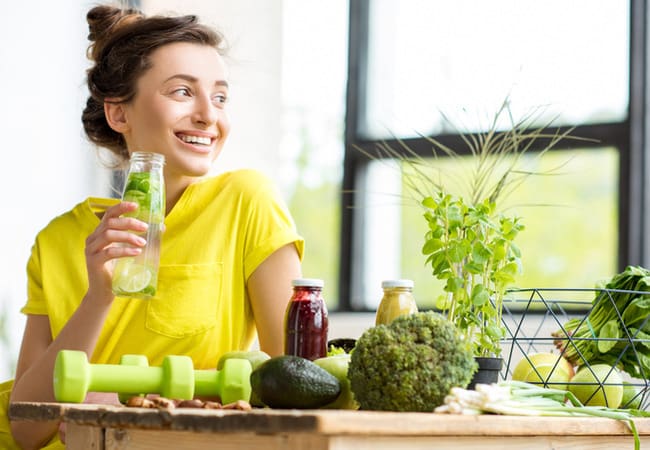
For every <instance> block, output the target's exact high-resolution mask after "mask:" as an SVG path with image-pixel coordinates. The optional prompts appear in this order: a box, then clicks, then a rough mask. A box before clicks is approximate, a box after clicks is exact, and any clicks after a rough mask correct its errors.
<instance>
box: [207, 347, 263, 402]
mask: <svg viewBox="0 0 650 450" xmlns="http://www.w3.org/2000/svg"><path fill="white" fill-rule="evenodd" d="M252 371H253V366H252V365H251V363H250V361H248V360H247V359H237V358H232V359H227V360H226V361H224V363H223V367H222V368H221V370H195V371H194V380H195V383H196V384H195V386H194V394H195V395H197V396H209V397H213V396H219V398H221V403H223V404H227V403H233V402H236V401H237V400H246V401H250V398H251V382H250V378H251V372H252Z"/></svg>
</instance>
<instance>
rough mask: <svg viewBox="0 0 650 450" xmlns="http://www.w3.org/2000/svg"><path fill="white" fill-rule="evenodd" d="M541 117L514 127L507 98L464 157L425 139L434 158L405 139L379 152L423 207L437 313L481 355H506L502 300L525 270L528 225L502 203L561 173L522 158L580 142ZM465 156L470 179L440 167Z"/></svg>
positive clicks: (539, 113)
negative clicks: (438, 283) (538, 178)
mask: <svg viewBox="0 0 650 450" xmlns="http://www.w3.org/2000/svg"><path fill="white" fill-rule="evenodd" d="M543 114H544V110H543V109H536V110H533V111H531V112H530V113H528V114H526V115H524V117H523V118H522V119H520V120H515V119H514V118H513V116H512V114H511V110H510V102H509V99H508V98H506V100H505V101H504V102H503V103H502V105H501V106H500V108H499V109H498V110H497V112H496V113H495V114H494V116H493V118H492V120H491V122H490V124H489V126H488V127H487V131H485V132H480V133H474V134H471V133H464V134H461V136H462V140H463V142H464V144H465V145H466V147H467V149H466V151H465V152H458V151H455V150H454V149H452V148H450V147H448V146H446V145H444V144H442V143H441V142H440V141H438V140H436V139H434V138H431V137H426V136H422V138H424V139H426V141H428V142H429V143H430V144H431V147H432V154H431V158H423V157H422V156H420V155H419V154H417V153H416V152H415V151H413V150H412V149H411V148H409V146H408V145H407V144H406V143H405V142H404V141H401V140H397V143H398V144H399V148H394V147H392V146H390V145H389V144H387V143H383V144H381V145H380V146H379V151H380V152H381V153H383V157H388V158H391V159H397V160H398V161H400V162H401V163H402V164H401V170H402V173H403V179H404V184H405V187H406V188H407V190H408V191H409V194H408V195H410V196H411V197H412V198H413V199H415V200H416V201H417V202H418V203H419V204H420V205H421V206H422V207H423V208H424V218H425V220H426V224H427V230H426V232H425V235H424V245H423V247H422V253H423V254H424V256H426V264H427V265H428V266H430V267H431V269H432V274H433V276H435V277H436V278H438V279H439V280H442V281H443V282H444V293H443V294H442V295H441V296H440V297H439V298H438V299H437V301H436V307H437V308H438V309H440V310H441V311H442V312H443V313H446V315H447V317H448V319H449V320H451V321H452V322H453V323H454V324H455V325H456V326H457V327H458V328H459V329H460V331H461V333H462V334H463V335H464V337H465V339H467V340H468V342H470V343H471V346H472V350H473V354H474V355H475V356H499V355H500V353H501V348H500V341H501V339H502V338H503V337H504V336H505V330H504V328H503V324H502V321H501V317H502V309H503V299H504V295H505V293H506V290H507V289H508V287H510V286H512V285H513V284H514V283H515V277H516V275H517V274H518V273H519V272H520V270H521V262H520V258H521V252H520V250H519V248H518V247H517V246H516V245H515V242H514V240H515V238H516V237H517V235H518V234H519V232H521V231H522V230H523V229H524V225H523V223H522V220H521V219H520V218H519V217H517V216H515V215H507V214H506V212H505V208H503V200H504V199H505V198H506V197H507V196H508V195H509V194H510V193H512V192H513V191H514V190H515V189H516V188H517V187H518V186H520V185H521V183H523V182H524V181H525V180H526V179H527V178H528V177H530V176H532V175H551V174H556V173H557V172H558V170H559V169H560V167H556V168H553V169H551V170H550V171H546V172H538V171H534V170H526V169H525V164H524V162H525V160H524V159H523V156H524V154H526V152H528V151H529V150H531V149H533V148H534V149H535V150H536V153H535V157H537V158H539V157H541V156H542V155H544V154H545V153H546V152H547V151H549V150H550V149H552V148H553V147H555V146H556V145H557V144H558V143H559V142H560V141H562V140H563V139H565V138H572V139H580V138H577V137H574V136H572V135H571V132H572V130H573V129H572V128H570V129H567V130H565V131H557V132H553V133H548V132H546V131H545V130H546V129H548V128H549V127H550V126H551V125H552V123H553V122H554V120H555V118H553V119H551V120H548V121H543V120H542V117H543ZM443 117H444V118H445V119H446V120H447V121H448V122H451V121H450V120H449V119H448V117H447V116H445V115H443ZM504 123H505V124H506V126H505V127H504ZM539 123H542V126H541V127H540V126H536V124H539ZM463 154H464V155H467V156H466V157H468V158H470V161H469V162H470V165H471V169H470V170H469V171H468V172H460V173H457V174H449V173H445V172H443V170H442V169H440V168H439V167H438V166H437V164H436V163H437V161H438V158H439V157H441V156H444V157H448V158H451V159H452V160H453V159H455V160H460V159H461V158H463V156H462V155H463ZM461 166H463V167H466V166H464V165H462V164H459V165H458V167H461Z"/></svg>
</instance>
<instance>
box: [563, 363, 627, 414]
mask: <svg viewBox="0 0 650 450" xmlns="http://www.w3.org/2000/svg"><path fill="white" fill-rule="evenodd" d="M569 391H571V392H573V394H574V395H575V396H576V398H577V399H578V400H580V402H581V403H582V404H583V405H588V406H607V407H608V408H618V407H619V406H620V405H621V401H622V400H623V379H622V378H621V375H620V374H619V373H618V371H617V370H616V369H614V368H612V367H611V366H609V365H607V364H594V365H592V366H589V367H587V366H585V367H582V368H581V369H580V370H578V373H576V374H575V376H574V377H573V378H572V379H571V383H569Z"/></svg>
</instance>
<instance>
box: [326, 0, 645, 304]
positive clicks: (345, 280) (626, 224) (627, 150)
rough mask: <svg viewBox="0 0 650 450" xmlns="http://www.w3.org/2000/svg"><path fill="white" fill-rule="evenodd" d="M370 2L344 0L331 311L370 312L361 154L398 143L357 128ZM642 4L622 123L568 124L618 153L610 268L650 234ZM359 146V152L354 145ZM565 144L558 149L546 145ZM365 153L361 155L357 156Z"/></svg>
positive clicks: (449, 138)
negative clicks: (358, 282)
mask: <svg viewBox="0 0 650 450" xmlns="http://www.w3.org/2000/svg"><path fill="white" fill-rule="evenodd" d="M371 1H372V0H351V1H350V12H349V34H348V39H349V45H348V49H349V51H348V84H347V93H346V116H345V133H344V139H345V155H344V160H343V181H342V195H341V239H340V245H341V247H340V255H341V262H340V268H339V270H340V272H339V307H338V310H339V311H370V309H369V308H368V307H367V306H365V305H366V302H365V301H364V299H359V298H358V292H355V291H357V290H358V289H357V287H356V286H355V285H354V280H355V279H361V278H360V274H362V273H363V270H364V268H363V267H361V266H362V261H359V260H358V258H357V257H356V256H355V255H356V254H357V253H358V252H359V246H360V245H361V244H360V242H359V241H360V239H356V238H355V235H358V233H355V230H361V229H363V226H364V223H363V221H364V216H363V208H360V207H358V206H359V201H360V200H361V196H360V195H359V194H358V192H361V191H362V190H363V185H364V170H365V168H366V167H367V166H368V163H369V162H370V158H369V157H368V156H367V155H372V157H373V158H383V157H385V156H386V155H385V154H382V153H381V152H379V151H378V144H379V143H381V142H385V143H387V144H388V145H390V146H391V147H392V148H394V149H398V148H399V145H394V144H396V141H393V140H382V141H380V140H368V139H364V138H363V137H362V136H361V135H360V133H359V132H358V130H359V124H360V123H363V117H362V115H363V114H364V107H363V105H365V99H366V95H367V92H366V87H367V85H366V79H367V75H368V70H367V69H368V68H367V65H368V43H369V20H370V19H369V17H370V3H371ZM648 17H649V16H648V6H647V5H646V2H645V1H643V0H630V19H629V20H630V35H629V104H628V114H627V119H626V120H625V121H623V122H608V123H599V124H591V125H580V126H576V127H575V128H574V130H573V132H572V134H574V135H576V136H581V137H584V138H590V139H593V140H594V141H596V142H581V143H580V148H586V149H589V148H592V149H596V148H601V147H604V146H612V147H615V148H616V149H617V150H618V151H619V155H620V166H619V186H618V188H619V189H618V212H619V215H618V230H619V234H618V254H617V267H618V269H619V270H621V271H622V270H623V269H624V268H625V266H627V265H641V266H645V267H648V266H649V265H650V264H648V263H649V262H650V239H648V238H647V237H646V235H647V234H648V231H649V229H648V224H649V223H650V221H649V217H648V213H649V212H650V196H649V195H648V192H649V191H648V189H650V185H649V182H648V173H650V158H648V156H647V151H645V149H646V148H648V147H649V145H648V144H650V136H649V133H648V121H649V120H650V117H648V99H649V97H648V89H647V85H648V82H649V81H650V80H649V77H648V67H647V66H648V51H649V50H650V49H649V46H648V36H647V35H648V26H647V22H648ZM568 128H569V126H563V127H551V128H548V129H547V130H548V131H549V132H550V133H555V132H558V133H562V132H563V131H566V130H567V129H568ZM433 137H435V138H436V139H437V140H438V141H440V142H441V143H443V144H445V145H447V146H449V147H451V148H456V149H459V153H460V154H462V153H463V150H464V149H465V146H464V145H463V141H462V138H461V137H460V135H458V134H444V135H435V136H433ZM402 142H404V143H406V144H407V145H408V147H410V148H411V149H412V150H413V151H414V152H416V153H417V154H419V155H421V156H427V155H430V152H431V145H430V143H428V142H427V141H426V139H424V138H408V139H404V140H402ZM543 145H544V141H543V140H539V141H538V142H537V143H536V145H535V146H534V147H533V148H531V151H536V150H540V149H541V148H542V146H543ZM359 149H361V150H363V151H359ZM563 150H570V148H568V147H558V148H555V149H554V150H552V151H555V152H559V151H563ZM364 153H366V154H364Z"/></svg>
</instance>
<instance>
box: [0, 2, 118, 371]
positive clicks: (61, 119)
mask: <svg viewBox="0 0 650 450" xmlns="http://www.w3.org/2000/svg"><path fill="white" fill-rule="evenodd" d="M85 3H86V2H76V4H72V3H71V4H66V5H65V7H63V6H62V5H61V4H60V2H52V1H47V0H37V1H29V2H7V3H5V4H3V12H2V15H0V42H1V44H0V61H1V62H0V86H2V104H1V107H0V136H2V137H3V139H2V147H1V148H2V155H3V160H4V162H3V169H4V170H3V174H2V176H1V177H0V190H1V192H2V193H3V208H2V209H3V213H2V220H0V248H2V252H1V253H0V255H1V256H0V273H2V277H0V305H1V307H2V308H4V309H5V310H7V311H9V317H8V321H9V331H10V339H11V340H10V345H9V348H5V346H4V345H2V344H0V379H4V378H8V377H9V376H10V375H13V373H11V374H10V369H9V364H10V363H11V361H12V360H13V359H15V357H16V355H17V351H18V345H19V342H20V337H21V335H22V328H23V324H24V316H22V315H21V314H19V313H18V310H19V308H20V307H21V306H22V305H23V304H24V302H25V298H26V297H25V296H26V283H27V281H26V275H25V265H26V263H27V258H28V256H29V252H30V247H31V245H32V242H33V239H34V236H35V235H36V233H37V231H38V230H39V229H41V228H42V227H43V226H45V225H46V224H47V222H48V221H49V220H50V219H51V218H52V217H54V216H55V215H57V214H60V213H62V212H63V211H65V210H66V209H67V208H69V207H70V206H72V205H74V204H75V203H77V202H78V201H80V200H81V199H83V198H84V197H85V196H88V195H91V194H94V195H101V194H103V193H104V192H105V187H106V185H107V184H106V180H107V176H108V172H107V171H106V170H104V169H102V168H101V166H100V165H99V164H97V163H96V158H95V153H94V150H93V149H91V148H90V147H89V146H88V145H87V144H86V142H85V141H84V139H83V138H82V134H81V119H80V117H81V109H82V105H83V103H84V101H85V90H84V89H83V84H84V69H85V64H86V62H85V46H86V42H85V37H86V34H87V30H86V28H85V24H84V22H83V20H84V17H85V9H86V7H85ZM87 3H88V4H90V2H87ZM36 10H38V13H36ZM0 310H1V309H0Z"/></svg>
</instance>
